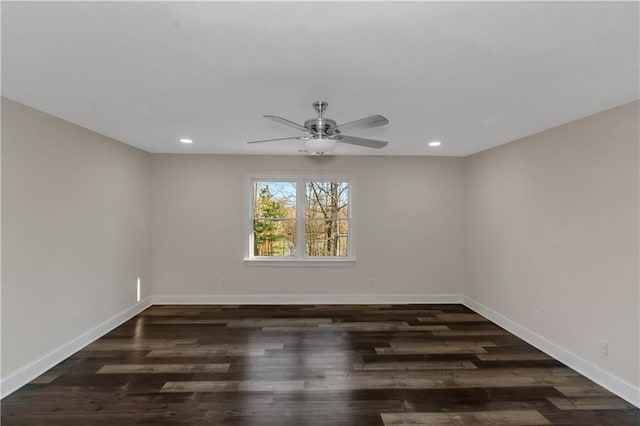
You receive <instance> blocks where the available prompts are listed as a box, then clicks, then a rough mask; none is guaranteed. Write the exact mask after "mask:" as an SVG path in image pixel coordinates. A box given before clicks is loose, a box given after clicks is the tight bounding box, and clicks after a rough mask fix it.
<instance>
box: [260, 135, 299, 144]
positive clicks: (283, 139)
mask: <svg viewBox="0 0 640 426" xmlns="http://www.w3.org/2000/svg"><path fill="white" fill-rule="evenodd" d="M289 139H298V140H301V141H302V140H305V139H307V138H305V137H300V136H298V137H295V138H276V139H263V140H261V141H249V142H247V143H262V142H275V141H286V140H289Z"/></svg>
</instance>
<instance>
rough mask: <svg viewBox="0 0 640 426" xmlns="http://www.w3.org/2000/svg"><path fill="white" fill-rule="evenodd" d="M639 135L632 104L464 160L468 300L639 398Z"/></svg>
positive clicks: (635, 105)
mask: <svg viewBox="0 0 640 426" xmlns="http://www.w3.org/2000/svg"><path fill="white" fill-rule="evenodd" d="M638 125H639V123H638V103H637V102H635V103H631V104H627V105H624V106H620V107H618V108H615V109H612V110H609V111H605V112H602V113H600V114H596V115H593V116H590V117H587V118H584V119H581V120H578V121H574V122H571V123H569V124H566V125H563V126H560V127H557V128H554V129H551V130H548V131H545V132H542V133H539V134H536V135H533V136H530V137H527V138H524V139H522V140H519V141H516V142H512V143H510V144H507V145H503V146H501V147H498V148H494V149H491V150H488V151H484V152H482V153H479V154H476V155H473V156H471V157H468V158H467V159H466V160H467V164H466V191H467V197H466V200H467V220H466V223H467V230H466V241H467V251H466V253H467V262H466V263H467V282H468V285H467V289H466V291H465V293H466V295H467V296H469V297H471V298H473V299H475V300H476V301H478V302H480V303H481V304H484V305H485V306H487V307H489V308H491V309H493V310H495V311H497V312H499V313H500V314H502V315H504V316H506V317H507V318H509V319H511V320H513V321H515V322H517V323H519V324H521V325H523V326H525V327H527V328H529V329H530V330H532V331H534V332H536V333H538V334H540V335H541V336H543V337H545V338H547V339H549V340H551V341H552V342H555V343H556V344H558V345H559V346H561V347H563V348H564V349H566V350H568V351H570V352H572V353H574V354H576V355H578V356H580V357H582V358H584V359H585V360H587V361H589V362H591V363H593V364H595V365H597V366H599V367H600V368H602V369H604V370H606V371H608V372H610V373H612V374H614V375H616V376H618V377H620V378H622V379H624V380H626V381H627V382H629V383H631V384H634V385H636V386H637V385H638V383H639V379H638V376H639V371H638V364H639V359H640V354H639V353H638V336H639V333H640V330H639V328H638V327H639V320H640V319H639V316H638V310H639V308H638V306H639V298H638V278H639V277H638V268H639V257H638V256H639V253H638V237H639V230H638V220H639V210H638V192H639V186H638V177H639V176H638V170H639V169H638V142H639V138H638ZM535 310H539V311H540V312H541V314H542V318H541V321H540V322H539V323H538V322H536V321H535V315H534V311H535ZM600 340H606V341H608V342H609V355H608V356H606V357H605V356H603V355H600V354H599V353H598V352H597V344H598V342H599V341H600Z"/></svg>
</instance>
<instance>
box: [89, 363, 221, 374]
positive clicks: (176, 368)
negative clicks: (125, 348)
mask: <svg viewBox="0 0 640 426" xmlns="http://www.w3.org/2000/svg"><path fill="white" fill-rule="evenodd" d="M230 365H231V364H229V363H226V364H225V363H219V364H212V363H209V364H107V365H105V366H103V367H102V368H100V370H98V371H97V373H96V374H127V373H137V374H165V373H221V372H225V371H227V370H229V366H230Z"/></svg>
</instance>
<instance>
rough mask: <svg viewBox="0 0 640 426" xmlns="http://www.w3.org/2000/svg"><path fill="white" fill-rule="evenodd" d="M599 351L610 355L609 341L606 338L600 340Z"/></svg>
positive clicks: (601, 353)
mask: <svg viewBox="0 0 640 426" xmlns="http://www.w3.org/2000/svg"><path fill="white" fill-rule="evenodd" d="M598 353H599V354H600V355H604V356H607V355H609V342H607V341H606V340H601V341H599V342H598Z"/></svg>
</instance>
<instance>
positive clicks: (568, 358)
mask: <svg viewBox="0 0 640 426" xmlns="http://www.w3.org/2000/svg"><path fill="white" fill-rule="evenodd" d="M462 303H463V304H464V305H465V306H466V307H468V308H469V309H472V310H474V311H476V312H477V313H479V314H480V315H482V316H484V317H486V318H488V319H489V320H491V321H493V322H495V323H496V324H498V325H499V326H500V327H502V328H504V329H506V330H507V331H509V332H510V333H512V334H514V335H516V336H518V337H519V338H521V339H522V340H524V341H526V342H527V343H529V344H531V345H533V346H535V347H536V348H538V349H540V350H541V351H542V352H544V353H546V354H548V355H549V356H551V357H552V358H555V359H557V360H558V361H560V362H561V363H563V364H566V365H567V366H569V367H571V368H572V369H574V370H576V371H577V372H578V373H580V374H582V375H583V376H585V377H587V378H589V379H591V380H593V381H594V382H596V383H597V384H599V385H600V386H602V387H604V388H606V389H608V390H609V391H611V392H613V393H614V394H616V395H618V396H619V397H620V398H622V399H624V400H626V401H628V402H630V403H631V404H633V405H635V406H636V407H640V388H639V387H637V386H634V385H633V384H631V383H629V382H627V381H626V380H624V379H621V378H620V377H617V376H615V375H613V374H611V373H610V372H608V371H605V370H603V369H602V368H600V367H598V366H597V365H595V364H593V363H591V362H590V361H587V360H586V359H584V358H582V357H580V356H578V355H576V354H574V353H573V352H570V351H568V350H566V349H564V348H563V347H562V346H560V345H558V344H557V343H555V342H552V341H551V340H549V339H547V338H546V337H544V336H541V335H539V334H538V333H536V332H534V331H532V330H530V329H528V328H527V327H525V326H523V325H521V324H519V323H517V322H515V321H513V320H511V319H509V318H507V317H506V316H504V315H502V314H501V313H499V312H496V311H494V310H493V309H491V308H489V307H487V306H485V305H483V304H481V303H480V302H478V301H476V300H473V299H472V298H470V297H467V296H464V297H463V302H462Z"/></svg>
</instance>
